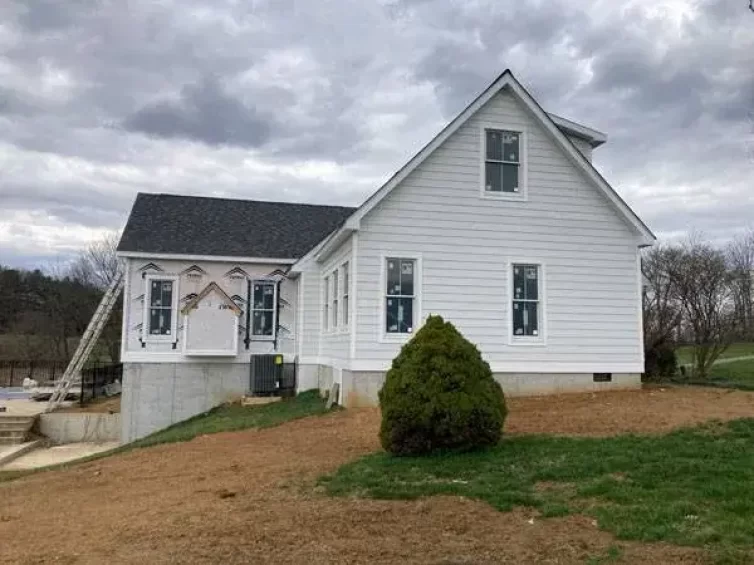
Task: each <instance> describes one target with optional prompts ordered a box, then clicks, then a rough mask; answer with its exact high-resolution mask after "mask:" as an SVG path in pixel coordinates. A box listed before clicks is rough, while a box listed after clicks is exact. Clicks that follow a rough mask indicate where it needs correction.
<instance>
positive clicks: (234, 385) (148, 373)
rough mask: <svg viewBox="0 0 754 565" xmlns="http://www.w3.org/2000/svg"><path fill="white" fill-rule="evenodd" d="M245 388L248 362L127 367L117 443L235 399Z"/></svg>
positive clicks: (147, 433)
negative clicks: (119, 433) (119, 436)
mask: <svg viewBox="0 0 754 565" xmlns="http://www.w3.org/2000/svg"><path fill="white" fill-rule="evenodd" d="M248 388H249V364H248V363H125V364H124V365H123V396H122V399H121V441H122V442H123V443H127V442H129V441H133V440H135V439H139V438H141V437H144V436H146V435H149V434H151V433H153V432H156V431H158V430H161V429H163V428H167V427H168V426H170V425H172V424H175V423H176V422H180V421H182V420H186V419H188V418H191V417H192V416H196V415H197V414H201V413H202V412H206V411H207V410H210V409H211V408H214V407H215V406H218V405H220V404H222V403H224V402H230V401H234V400H238V399H240V398H241V397H242V396H243V395H244V394H246V392H247V390H248Z"/></svg>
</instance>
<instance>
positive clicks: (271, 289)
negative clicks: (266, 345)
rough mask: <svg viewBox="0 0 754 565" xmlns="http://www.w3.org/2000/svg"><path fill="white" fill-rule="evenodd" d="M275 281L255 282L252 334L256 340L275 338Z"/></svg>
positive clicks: (253, 284) (252, 306) (252, 304)
mask: <svg viewBox="0 0 754 565" xmlns="http://www.w3.org/2000/svg"><path fill="white" fill-rule="evenodd" d="M276 292H277V284H276V283H275V282H274V281H254V283H252V296H251V334H252V335H253V336H254V337H256V338H262V337H274V336H275V310H276V307H275V302H276V301H275V293H276Z"/></svg>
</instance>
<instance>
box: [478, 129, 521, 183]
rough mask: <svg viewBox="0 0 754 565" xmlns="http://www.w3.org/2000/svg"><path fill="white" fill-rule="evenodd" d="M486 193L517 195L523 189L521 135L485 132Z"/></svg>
mask: <svg viewBox="0 0 754 565" xmlns="http://www.w3.org/2000/svg"><path fill="white" fill-rule="evenodd" d="M484 146H485V147H484V191H485V193H492V194H495V193H497V194H505V193H507V194H516V193H519V192H520V187H521V182H520V181H521V174H520V173H521V171H520V167H521V133H520V132H517V131H508V130H497V129H485V130H484Z"/></svg>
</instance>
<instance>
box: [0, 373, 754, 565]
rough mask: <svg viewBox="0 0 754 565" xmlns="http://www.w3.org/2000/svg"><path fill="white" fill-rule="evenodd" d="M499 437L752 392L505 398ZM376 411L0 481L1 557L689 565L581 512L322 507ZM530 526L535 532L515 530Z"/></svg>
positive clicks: (367, 504)
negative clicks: (606, 559) (594, 560)
mask: <svg viewBox="0 0 754 565" xmlns="http://www.w3.org/2000/svg"><path fill="white" fill-rule="evenodd" d="M509 408H510V415H509V420H508V423H507V424H506V429H507V431H508V432H509V433H531V432H536V433H539V432H548V433H570V434H581V433H586V434H589V435H593V434H595V433H602V434H610V433H617V432H629V431H636V432H651V431H662V430H667V429H671V428H673V427H675V426H680V425H687V424H691V423H695V422H700V421H704V420H708V419H712V418H719V419H723V420H725V419H730V418H737V417H742V416H754V393H745V392H726V391H721V390H710V389H687V388H684V389H665V390H663V391H660V390H659V389H654V390H644V391H637V392H616V393H603V394H598V395H591V394H585V395H582V394H579V395H567V396H566V395H564V396H555V397H543V398H528V399H510V400H509ZM378 426H379V414H378V412H377V410H374V409H363V410H348V411H342V412H337V413H333V414H329V415H327V416H323V417H318V418H307V419H304V420H298V421H295V422H291V423H289V424H286V425H283V426H280V427H277V428H270V429H266V430H262V431H245V432H233V433H222V434H216V435H210V436H203V437H200V438H197V439H195V440H194V441H191V442H188V443H183V444H172V445H163V446H159V447H154V448H149V449H141V450H135V451H132V452H130V453H127V454H123V455H118V456H114V457H111V458H108V459H104V460H101V461H96V462H92V463H86V464H82V465H80V466H76V467H73V468H71V469H69V470H66V471H54V472H48V473H42V474H38V475H34V476H30V477H27V478H23V479H20V480H17V481H13V482H9V483H0V563H14V564H15V563H35V564H36V563H50V562H54V563H65V564H68V563H71V564H72V563H77V564H78V563H140V564H146V563H150V564H151V563H306V564H309V565H313V564H318V563H396V562H404V563H436V564H466V563H550V564H570V563H583V562H584V561H585V560H586V559H587V558H589V557H594V556H600V555H604V554H605V552H606V551H607V549H608V548H609V547H610V546H611V545H617V546H619V547H620V548H621V549H622V557H621V559H620V561H619V562H622V563H647V564H649V563H663V564H674V563H702V562H703V555H702V554H701V553H699V552H698V551H697V550H695V549H692V548H681V547H675V546H671V545H667V544H638V543H631V542H628V543H627V542H616V541H615V540H614V538H613V537H612V536H611V535H610V534H608V533H606V532H602V531H600V530H599V529H598V528H597V527H596V526H595V525H594V524H593V523H592V520H591V519H589V518H586V517H583V516H571V517H567V518H554V519H546V520H545V519H539V518H537V517H536V511H534V510H530V509H520V510H517V511H514V512H509V513H500V512H497V511H495V510H493V509H492V508H491V507H489V506H487V505H486V504H484V503H481V502H476V501H471V500H466V499H462V498H452V497H437V498H431V499H426V500H419V501H375V500H362V499H338V498H336V499H333V498H329V497H326V496H325V495H324V494H322V493H321V492H318V491H317V489H316V488H314V483H315V481H316V478H317V477H318V476H320V475H321V474H323V473H326V472H330V471H333V470H334V469H336V468H337V467H338V465H340V464H341V463H344V462H346V461H349V460H352V459H354V458H356V457H358V456H360V455H363V454H365V453H369V452H372V451H375V450H377V449H379V445H378V442H377V437H376V432H377V429H378ZM532 517H533V518H534V522H533V524H530V523H529V519H530V518H532Z"/></svg>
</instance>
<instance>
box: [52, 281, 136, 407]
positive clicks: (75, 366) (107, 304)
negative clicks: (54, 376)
mask: <svg viewBox="0 0 754 565" xmlns="http://www.w3.org/2000/svg"><path fill="white" fill-rule="evenodd" d="M123 279H124V273H123V269H122V268H119V269H118V271H117V272H116V273H115V277H113V280H112V282H110V286H108V287H107V290H106V291H105V295H104V296H103V297H102V300H100V303H99V306H97V309H96V310H95V311H94V315H93V316H92V319H91V320H89V325H87V327H86V331H85V332H84V335H83V336H82V337H81V341H80V342H79V344H78V347H76V351H75V353H74V354H73V357H71V361H70V362H69V363H68V366H67V367H66V369H65V372H64V373H63V376H62V377H61V378H60V380H59V381H58V384H57V386H56V387H55V390H54V391H53V392H52V396H51V397H50V400H49V401H48V402H47V408H46V409H45V412H51V411H52V410H54V409H55V408H57V407H58V406H59V405H60V403H61V402H62V401H63V400H65V397H66V396H68V391H69V390H71V386H72V385H73V384H74V381H75V380H76V378H77V377H78V378H80V376H81V369H82V368H83V367H84V363H86V360H87V359H88V358H89V355H90V354H91V352H92V349H93V348H94V345H95V344H96V343H97V340H98V339H99V336H100V335H102V330H103V329H104V327H105V324H106V323H107V320H108V318H109V317H110V313H111V312H112V311H113V306H115V303H116V302H117V301H118V296H119V295H120V292H121V290H122V289H123Z"/></svg>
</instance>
